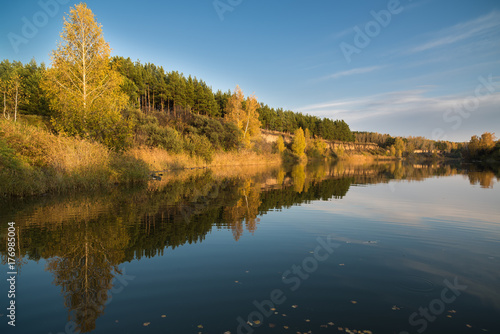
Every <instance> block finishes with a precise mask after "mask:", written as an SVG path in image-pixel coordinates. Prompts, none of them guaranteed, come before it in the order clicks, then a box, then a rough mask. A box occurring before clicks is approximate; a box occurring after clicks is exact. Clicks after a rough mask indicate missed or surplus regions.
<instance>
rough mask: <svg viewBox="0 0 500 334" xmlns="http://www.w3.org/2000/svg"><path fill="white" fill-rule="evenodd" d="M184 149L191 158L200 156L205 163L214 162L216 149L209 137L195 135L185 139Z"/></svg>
mask: <svg viewBox="0 0 500 334" xmlns="http://www.w3.org/2000/svg"><path fill="white" fill-rule="evenodd" d="M184 149H185V150H186V152H188V153H189V154H190V155H191V156H199V157H200V158H202V159H203V160H204V161H205V162H211V161H212V160H213V155H214V148H213V146H212V144H211V143H210V141H209V140H208V138H207V137H205V136H200V135H197V134H194V133H191V134H188V135H186V136H185V137H184Z"/></svg>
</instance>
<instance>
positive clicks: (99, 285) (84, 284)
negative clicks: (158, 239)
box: [46, 220, 129, 333]
mask: <svg viewBox="0 0 500 334" xmlns="http://www.w3.org/2000/svg"><path fill="white" fill-rule="evenodd" d="M59 238H60V239H59V243H58V244H56V245H51V246H54V247H55V248H57V249H58V250H57V251H56V252H57V254H58V255H57V256H56V257H53V258H51V259H49V260H48V261H47V267H46V269H47V270H48V271H50V272H52V273H53V275H54V284H56V285H58V286H60V287H61V292H62V295H63V297H64V300H65V302H64V304H65V306H66V307H67V308H68V318H69V320H71V321H73V322H74V323H75V324H76V329H77V330H78V331H80V332H83V333H86V332H90V331H92V330H94V329H95V321H96V320H97V318H98V317H99V316H101V315H102V314H103V312H104V307H105V305H106V302H107V301H108V291H109V290H110V289H111V288H112V279H113V278H114V277H115V275H116V274H121V273H120V271H119V269H118V265H119V264H120V263H121V262H123V260H124V250H125V249H126V248H127V246H128V241H129V236H128V234H127V233H126V230H125V229H124V227H123V225H122V224H121V222H120V220H117V221H114V222H102V221H87V220H85V221H74V222H71V223H70V224H67V225H66V224H65V226H64V228H63V229H61V230H60V235H59Z"/></svg>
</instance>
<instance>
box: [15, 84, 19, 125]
mask: <svg viewBox="0 0 500 334" xmlns="http://www.w3.org/2000/svg"><path fill="white" fill-rule="evenodd" d="M18 96H19V83H16V100H15V105H14V122H17V100H18Z"/></svg>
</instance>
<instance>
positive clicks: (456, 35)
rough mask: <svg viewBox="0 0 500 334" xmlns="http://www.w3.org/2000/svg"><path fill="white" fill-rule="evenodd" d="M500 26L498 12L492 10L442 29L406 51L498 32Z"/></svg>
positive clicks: (424, 48) (429, 47)
mask: <svg viewBox="0 0 500 334" xmlns="http://www.w3.org/2000/svg"><path fill="white" fill-rule="evenodd" d="M499 27H500V12H498V11H493V12H491V13H489V14H487V15H484V16H481V17H478V18H476V19H473V20H469V21H467V22H462V23H459V24H456V25H454V26H451V27H448V28H446V29H443V30H441V31H439V32H437V33H435V34H434V35H437V36H438V37H437V38H434V39H432V40H430V41H428V42H426V43H423V44H421V45H418V46H416V47H414V48H413V49H411V50H409V51H408V53H417V52H422V51H426V50H430V49H434V48H439V47H443V46H447V45H450V44H454V43H457V42H459V41H463V40H466V39H470V38H472V37H475V38H477V37H480V36H484V35H487V34H490V33H492V32H494V33H496V32H498V28H499Z"/></svg>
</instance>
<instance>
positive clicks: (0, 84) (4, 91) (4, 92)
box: [0, 79, 9, 118]
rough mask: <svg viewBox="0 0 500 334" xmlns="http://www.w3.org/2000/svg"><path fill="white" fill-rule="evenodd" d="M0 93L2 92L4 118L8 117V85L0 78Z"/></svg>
mask: <svg viewBox="0 0 500 334" xmlns="http://www.w3.org/2000/svg"><path fill="white" fill-rule="evenodd" d="M0 93H1V94H2V98H3V106H2V109H3V117H4V118H9V117H8V114H7V93H8V85H7V82H6V81H4V80H2V79H0Z"/></svg>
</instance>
